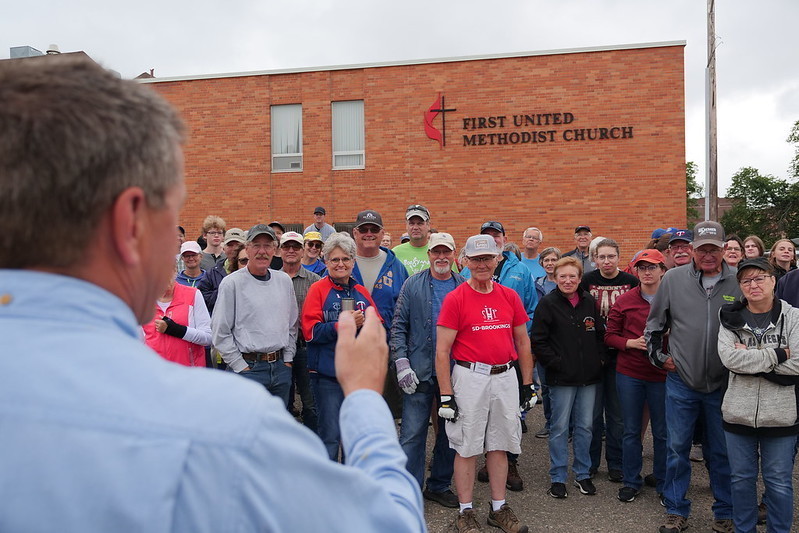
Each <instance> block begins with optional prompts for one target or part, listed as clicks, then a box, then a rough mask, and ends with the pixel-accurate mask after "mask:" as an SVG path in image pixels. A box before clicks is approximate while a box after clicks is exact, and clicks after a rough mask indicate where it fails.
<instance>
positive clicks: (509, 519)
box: [487, 503, 527, 533]
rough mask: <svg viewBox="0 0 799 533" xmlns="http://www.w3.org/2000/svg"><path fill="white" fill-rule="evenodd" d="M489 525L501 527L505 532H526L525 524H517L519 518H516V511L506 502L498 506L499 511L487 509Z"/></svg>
mask: <svg viewBox="0 0 799 533" xmlns="http://www.w3.org/2000/svg"><path fill="white" fill-rule="evenodd" d="M487 523H488V525H489V526H494V527H498V528H500V529H502V531H505V532H506V533H527V526H523V525H521V524H519V519H518V518H516V513H514V512H513V510H512V509H511V508H510V505H508V504H507V503H505V504H503V505H502V507H500V508H499V511H494V510H493V509H492V510H491V511H488V520H487Z"/></svg>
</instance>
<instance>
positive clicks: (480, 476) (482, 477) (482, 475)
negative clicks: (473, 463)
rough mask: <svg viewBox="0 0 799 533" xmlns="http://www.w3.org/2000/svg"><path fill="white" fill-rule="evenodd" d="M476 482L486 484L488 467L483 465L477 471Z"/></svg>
mask: <svg viewBox="0 0 799 533" xmlns="http://www.w3.org/2000/svg"><path fill="white" fill-rule="evenodd" d="M477 481H479V482H480V483H488V467H487V466H486V465H483V468H481V469H480V470H478V471H477Z"/></svg>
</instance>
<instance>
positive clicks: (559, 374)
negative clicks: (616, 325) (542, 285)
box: [530, 289, 606, 387]
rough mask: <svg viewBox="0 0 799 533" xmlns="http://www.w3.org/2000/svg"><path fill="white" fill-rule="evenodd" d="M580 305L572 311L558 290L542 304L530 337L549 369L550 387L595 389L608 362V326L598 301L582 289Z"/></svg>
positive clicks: (545, 298) (544, 299)
mask: <svg viewBox="0 0 799 533" xmlns="http://www.w3.org/2000/svg"><path fill="white" fill-rule="evenodd" d="M578 294H579V296H580V302H579V303H578V304H577V307H572V304H571V303H570V302H569V300H567V299H566V297H565V296H563V293H561V292H560V290H558V289H555V290H554V291H552V292H550V293H549V294H547V295H546V296H544V298H543V299H541V301H540V302H539V303H538V307H537V308H536V310H535V318H534V320H533V329H532V333H531V335H530V337H531V340H532V346H533V354H535V356H536V358H537V359H538V360H539V361H541V364H543V365H544V367H545V368H546V384H547V385H564V386H569V387H574V386H582V385H592V384H594V383H598V382H599V380H600V377H601V370H602V365H603V364H604V362H605V360H606V347H605V343H604V342H603V339H604V338H605V323H604V321H603V320H602V317H601V316H599V311H597V308H596V302H595V301H594V298H593V297H592V296H591V295H590V294H588V293H587V292H585V291H582V290H579V289H578Z"/></svg>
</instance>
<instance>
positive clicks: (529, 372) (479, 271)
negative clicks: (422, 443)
mask: <svg viewBox="0 0 799 533" xmlns="http://www.w3.org/2000/svg"><path fill="white" fill-rule="evenodd" d="M500 253H501V251H500V250H499V249H498V248H497V245H496V243H495V242H494V239H493V238H492V237H491V236H490V235H474V236H472V237H469V239H468V240H467V241H466V247H465V248H464V254H465V257H466V259H465V262H466V265H467V266H468V267H469V270H470V271H471V277H470V278H469V279H468V280H467V282H466V283H463V284H461V285H459V286H458V287H457V288H456V289H455V290H453V291H452V292H450V293H449V294H448V295H447V296H446V298H444V303H443V304H442V306H441V312H440V314H439V317H438V325H437V330H436V336H437V341H436V374H437V376H438V380H439V387H440V390H441V403H440V405H441V407H440V408H439V411H438V414H439V416H441V417H442V418H445V419H447V420H448V421H449V423H448V424H447V436H448V437H449V441H450V447H451V448H453V449H454V450H455V451H456V452H457V455H456V456H455V487H456V489H457V491H458V500H459V503H460V512H459V514H458V517H457V518H456V520H455V524H454V526H455V529H456V530H457V531H472V530H475V531H476V530H478V529H479V526H478V524H477V520H476V518H475V514H474V511H473V509H472V493H473V490H474V477H475V465H476V462H477V456H478V455H480V454H482V453H484V452H485V453H486V454H487V455H486V465H487V467H488V474H489V480H490V486H491V510H490V511H489V513H488V524H489V525H492V526H496V527H500V528H502V530H503V531H506V532H513V533H516V532H526V531H527V526H523V525H520V523H519V520H518V519H517V518H516V515H515V514H514V513H513V511H512V510H511V508H510V507H509V506H508V504H507V503H505V480H506V478H507V475H508V458H507V455H506V452H508V451H509V452H512V453H519V452H521V447H520V443H521V431H522V430H521V422H520V418H519V407H520V406H519V403H520V402H519V396H520V395H519V381H518V379H517V378H516V372H513V371H511V372H509V371H508V370H510V369H512V368H513V365H512V363H513V361H514V360H516V359H518V360H519V367H520V369H521V374H522V380H523V383H524V385H523V386H522V387H521V391H522V393H521V397H522V401H521V406H522V407H523V408H530V407H532V404H533V403H534V402H533V385H532V383H533V359H532V355H531V353H530V338H529V337H528V336H527V326H526V324H527V320H529V317H528V316H527V313H526V312H525V310H524V306H523V305H522V301H521V299H520V298H519V295H518V294H517V293H516V292H515V291H514V290H512V289H508V288H507V287H503V286H502V285H499V284H498V283H494V282H493V281H492V280H491V278H492V276H493V274H494V270H495V269H496V267H497V258H498V256H499V254H500ZM450 353H451V357H452V359H453V360H454V363H455V364H454V365H453V366H451V365H450Z"/></svg>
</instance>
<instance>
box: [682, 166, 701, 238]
mask: <svg viewBox="0 0 799 533" xmlns="http://www.w3.org/2000/svg"><path fill="white" fill-rule="evenodd" d="M696 173H697V166H696V163H694V162H693V161H688V162H687V163H686V164H685V205H686V210H685V219H686V220H687V221H688V224H689V225H691V222H692V221H698V220H700V218H701V216H702V215H701V213H699V210H698V209H697V208H696V202H695V200H696V199H697V198H699V197H701V196H702V186H701V185H699V182H698V181H696Z"/></svg>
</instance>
